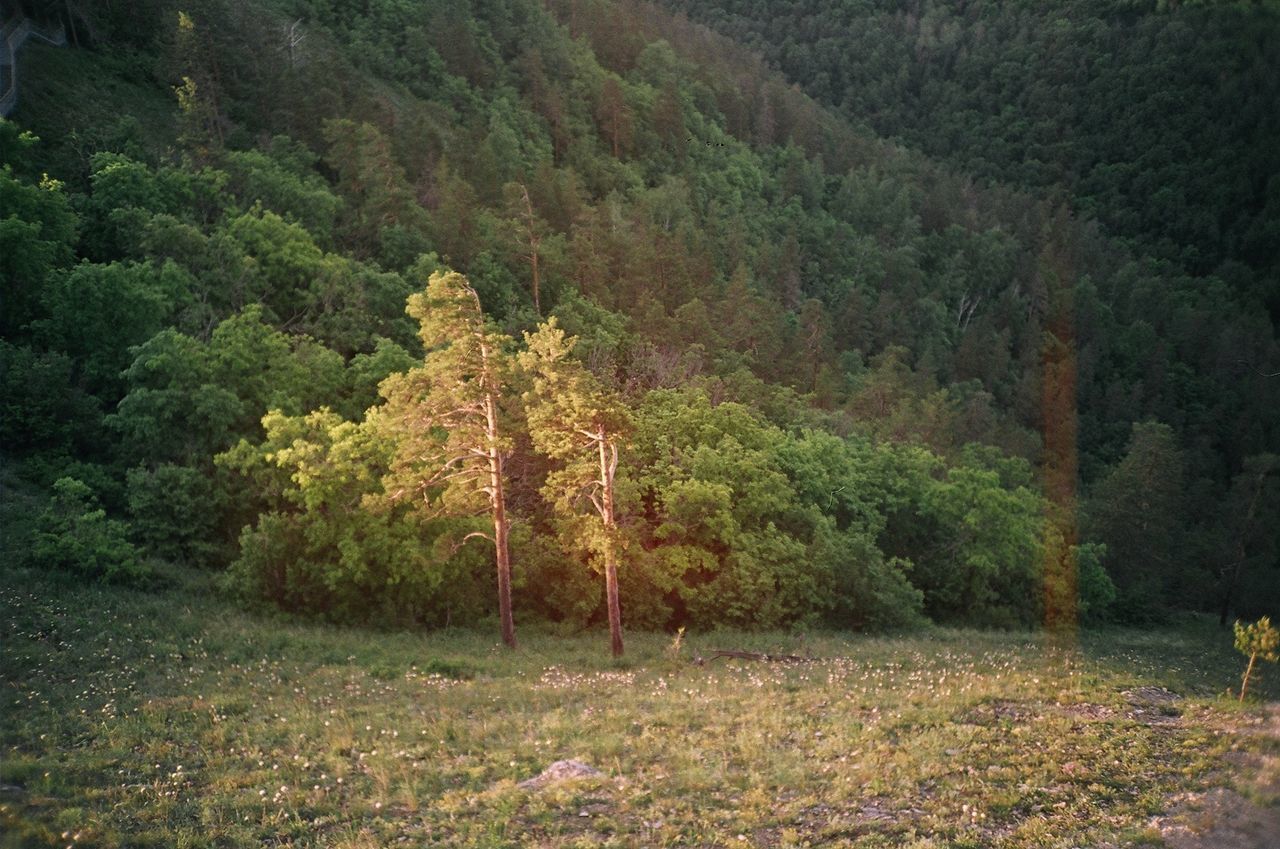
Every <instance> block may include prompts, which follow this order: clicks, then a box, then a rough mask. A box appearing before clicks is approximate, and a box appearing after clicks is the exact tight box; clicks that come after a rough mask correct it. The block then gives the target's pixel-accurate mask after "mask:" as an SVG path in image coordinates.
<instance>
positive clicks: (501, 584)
mask: <svg viewBox="0 0 1280 849" xmlns="http://www.w3.org/2000/svg"><path fill="white" fill-rule="evenodd" d="M478 305H479V299H478V298H477V306H478ZM480 358H481V362H482V363H483V368H484V370H485V373H486V374H485V382H486V386H487V390H486V392H485V396H484V417H485V435H486V437H487V438H488V442H489V448H488V455H489V456H488V460H489V503H490V505H491V506H492V507H493V548H494V556H495V559H496V560H497V561H498V618H499V619H500V620H501V622H502V642H504V643H506V644H507V645H508V646H510V647H511V648H515V647H516V626H515V620H514V618H513V617H512V614H511V554H510V551H509V550H508V547H507V530H508V522H507V498H506V493H505V492H504V491H503V487H502V452H501V451H499V450H498V401H497V398H496V397H495V395H494V392H493V388H492V383H490V382H489V369H490V367H489V346H488V345H487V344H486V343H485V342H484V341H483V339H482V340H481V342H480Z"/></svg>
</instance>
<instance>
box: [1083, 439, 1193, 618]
mask: <svg viewBox="0 0 1280 849" xmlns="http://www.w3.org/2000/svg"><path fill="white" fill-rule="evenodd" d="M1183 493H1184V485H1183V468H1182V455H1181V452H1180V450H1179V449H1178V446H1177V444H1176V442H1175V439H1174V435H1173V431H1172V430H1171V429H1170V428H1169V427H1168V426H1167V425H1164V424H1160V423H1158V422H1144V423H1140V424H1135V425H1134V426H1133V437H1132V440H1131V441H1130V444H1129V450H1128V452H1127V453H1126V454H1125V456H1124V458H1123V459H1122V460H1121V461H1120V462H1119V463H1118V464H1116V466H1115V467H1114V469H1112V471H1111V472H1110V474H1108V475H1107V477H1105V478H1104V479H1103V480H1102V481H1100V482H1099V484H1098V486H1097V488H1096V489H1095V490H1094V492H1093V493H1092V497H1091V499H1090V501H1089V506H1088V508H1087V509H1088V514H1087V520H1088V522H1087V524H1088V529H1089V531H1090V532H1091V533H1092V534H1094V535H1096V537H1095V538H1096V539H1098V540H1099V541H1100V542H1102V543H1103V544H1104V545H1105V546H1106V558H1105V560H1104V563H1105V565H1106V566H1107V571H1108V572H1109V574H1110V575H1111V577H1112V579H1113V580H1114V581H1115V584H1116V589H1117V592H1118V598H1117V601H1116V614H1117V615H1118V616H1121V617H1124V618H1128V619H1130V620H1135V621H1140V620H1142V619H1143V618H1145V617H1151V616H1155V615H1157V613H1158V610H1159V608H1160V607H1161V606H1162V605H1163V604H1165V603H1166V602H1167V600H1168V598H1167V595H1166V593H1167V588H1169V587H1170V586H1171V579H1172V578H1173V577H1174V575H1175V572H1176V570H1178V569H1179V568H1180V567H1181V565H1182V563H1183V562H1184V561H1183V558H1184V557H1185V551H1186V547H1185V544H1184V543H1183V539H1184V537H1183V534H1184V533H1185V528H1186V522H1185V520H1184V518H1183V517H1184V515H1185V514H1184V512H1183V504H1184V502H1183V498H1184V495H1183Z"/></svg>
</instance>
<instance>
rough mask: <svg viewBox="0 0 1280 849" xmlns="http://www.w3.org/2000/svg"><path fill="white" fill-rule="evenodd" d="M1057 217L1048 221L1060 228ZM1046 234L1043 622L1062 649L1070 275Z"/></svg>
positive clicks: (1071, 442)
mask: <svg viewBox="0 0 1280 849" xmlns="http://www.w3.org/2000/svg"><path fill="white" fill-rule="evenodd" d="M1062 223H1065V222H1063V221H1062V218H1061V217H1058V218H1057V220H1056V221H1054V222H1053V224H1054V225H1055V226H1054V229H1055V230H1057V231H1058V233H1061V232H1062V229H1063V228H1062V227H1061V226H1056V225H1060V224H1062ZM1055 241H1056V240H1054V239H1053V237H1052V236H1050V239H1049V242H1050V243H1049V244H1048V245H1046V247H1045V252H1044V253H1043V254H1042V255H1041V258H1042V261H1043V264H1042V268H1041V271H1042V273H1044V274H1045V278H1046V280H1047V282H1048V283H1049V290H1050V291H1049V315H1048V321H1047V323H1046V327H1045V330H1046V333H1045V337H1044V340H1045V341H1044V347H1043V349H1042V351H1041V364H1042V366H1043V370H1042V372H1041V377H1042V382H1041V415H1042V418H1041V421H1042V428H1043V436H1044V493H1045V498H1046V500H1047V501H1048V506H1047V508H1046V511H1045V528H1044V570H1043V578H1044V626H1045V629H1046V630H1048V631H1049V632H1050V634H1052V635H1054V636H1055V637H1056V638H1057V639H1056V641H1057V642H1058V643H1059V645H1061V646H1062V647H1064V648H1074V647H1075V645H1076V643H1077V638H1078V636H1079V605H1078V599H1079V595H1078V590H1077V568H1076V567H1077V563H1076V549H1075V546H1076V543H1077V541H1078V528H1077V525H1076V502H1077V493H1076V480H1077V477H1076V474H1077V471H1078V468H1079V456H1078V454H1077V447H1076V437H1077V431H1078V419H1077V415H1076V340H1075V304H1074V299H1073V297H1072V289H1073V287H1074V285H1075V275H1074V273H1073V270H1072V265H1074V263H1072V262H1071V260H1070V258H1069V256H1064V254H1066V253H1067V251H1065V250H1063V249H1062V246H1061V245H1059V244H1054V242H1055Z"/></svg>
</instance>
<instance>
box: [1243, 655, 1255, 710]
mask: <svg viewBox="0 0 1280 849" xmlns="http://www.w3.org/2000/svg"><path fill="white" fill-rule="evenodd" d="M1257 659H1258V653H1257V652H1254V653H1253V654H1251V655H1249V665H1248V667H1246V668H1245V670H1244V681H1243V682H1242V683H1241V684H1240V701H1242V702H1243V701H1244V694H1245V693H1247V692H1249V676H1250V675H1252V674H1253V662H1254V661H1255V660H1257Z"/></svg>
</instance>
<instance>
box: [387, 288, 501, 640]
mask: <svg viewBox="0 0 1280 849" xmlns="http://www.w3.org/2000/svg"><path fill="white" fill-rule="evenodd" d="M408 312H409V314H410V315H411V316H413V317H414V318H416V319H418V321H419V322H421V325H422V326H421V330H420V336H421V337H422V344H423V347H424V348H425V349H426V351H427V355H426V359H425V361H424V362H423V364H422V365H421V366H419V367H418V368H414V369H411V370H410V371H408V372H406V373H404V374H394V375H392V376H390V377H388V378H387V379H386V380H385V381H383V383H382V385H381V387H380V389H379V391H380V392H381V394H382V396H383V397H384V398H385V399H386V401H387V403H386V405H385V406H383V407H381V408H375V409H374V410H371V411H370V416H371V418H374V419H376V421H377V422H378V425H377V426H378V427H380V428H384V429H385V430H384V432H385V433H386V434H387V435H388V437H389V438H391V439H393V440H395V441H396V443H397V446H398V447H397V451H396V456H395V459H394V460H393V461H392V464H391V471H390V474H389V476H388V477H387V479H386V480H385V481H384V488H385V490H386V493H387V495H388V496H389V497H390V498H391V500H393V501H395V500H399V499H402V498H414V499H417V500H421V502H422V504H423V506H424V508H425V509H426V511H427V512H428V513H429V514H431V515H438V516H469V515H477V514H483V513H488V514H489V515H490V516H491V517H492V520H493V534H492V535H489V534H488V533H485V532H482V531H474V532H472V533H469V534H467V535H466V536H464V537H463V538H462V540H461V541H459V543H458V544H459V545H461V544H462V543H463V542H465V541H466V540H467V539H469V538H471V537H482V538H484V539H487V540H489V541H490V542H492V543H493V547H494V552H495V556H496V560H497V567H498V611H499V615H500V616H501V620H502V641H503V642H504V643H506V644H507V645H508V646H511V647H514V646H515V644H516V638H515V625H514V624H513V621H512V615H511V560H510V554H509V551H508V545H507V537H508V532H509V522H508V519H507V511H506V499H505V495H504V489H505V486H506V480H505V475H504V472H503V462H504V460H505V459H506V457H507V456H508V455H509V453H510V451H511V441H510V439H509V438H507V437H506V436H505V421H504V415H503V411H502V401H503V392H504V390H505V389H506V388H507V385H508V380H509V377H510V366H511V362H510V360H511V356H510V354H509V353H508V348H509V346H510V345H511V343H512V341H513V340H512V339H511V338H510V337H509V336H506V335H505V334H503V333H501V332H500V331H498V330H497V329H495V328H494V327H493V326H492V325H491V324H490V322H489V321H488V319H487V318H486V317H485V315H484V313H483V312H482V311H481V309H480V299H479V297H478V296H477V295H476V292H475V290H474V289H472V288H471V286H470V284H469V283H468V282H467V279H466V278H465V277H463V276H462V275H461V274H458V273H457V272H452V271H450V272H439V271H437V272H436V273H434V274H432V275H431V279H430V281H428V284H427V290H426V292H425V293H422V292H420V293H418V294H415V295H413V296H411V297H410V298H409V307H408Z"/></svg>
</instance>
